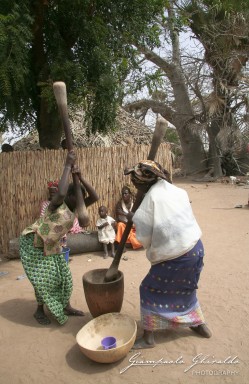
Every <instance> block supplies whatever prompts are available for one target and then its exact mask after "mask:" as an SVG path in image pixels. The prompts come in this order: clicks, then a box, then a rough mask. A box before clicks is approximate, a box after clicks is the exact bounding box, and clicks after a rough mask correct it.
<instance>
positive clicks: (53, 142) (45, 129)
mask: <svg viewBox="0 0 249 384" xmlns="http://www.w3.org/2000/svg"><path fill="white" fill-rule="evenodd" d="M38 126H39V129H38V133H39V143H40V146H41V147H42V148H48V149H58V148H60V143H61V137H62V132H63V127H62V123H61V121H60V118H59V111H58V110H52V111H49V110H48V107H47V102H46V100H45V99H41V102H40V116H39V125H38Z"/></svg>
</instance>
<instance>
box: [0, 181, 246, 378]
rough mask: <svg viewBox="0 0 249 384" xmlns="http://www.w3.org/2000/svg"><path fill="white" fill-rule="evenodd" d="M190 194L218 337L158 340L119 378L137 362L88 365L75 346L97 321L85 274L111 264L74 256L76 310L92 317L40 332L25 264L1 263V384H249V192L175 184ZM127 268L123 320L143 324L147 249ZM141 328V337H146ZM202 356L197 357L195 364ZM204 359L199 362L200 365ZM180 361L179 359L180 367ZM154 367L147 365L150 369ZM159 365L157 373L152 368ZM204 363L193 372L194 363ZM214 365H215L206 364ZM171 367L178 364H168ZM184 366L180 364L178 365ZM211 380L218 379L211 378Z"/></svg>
mask: <svg viewBox="0 0 249 384" xmlns="http://www.w3.org/2000/svg"><path fill="white" fill-rule="evenodd" d="M175 184H176V185H178V186H181V187H183V188H185V189H186V190H187V192H188V193H189V197H190V200H191V201H192V206H193V210H194V213H195V215H196V217H197V220H198V222H199V224H200V226H201V228H202V231H203V237H202V240H203V243H204V246H205V251H206V256H205V267H204V270H203V272H202V275H201V279H200V284H199V291H198V298H199V301H200V303H201V306H202V310H203V312H204V315H205V317H206V320H207V322H208V324H209V326H210V328H211V330H212V332H213V337H212V338H211V339H209V340H208V339H202V338H200V337H198V336H197V335H195V334H194V333H193V332H191V331H190V330H188V329H187V330H185V331H181V332H174V331H170V332H169V331H168V332H165V333H158V334H156V342H157V346H156V348H154V349H152V350H144V351H141V355H140V356H137V358H136V359H137V360H139V361H140V363H141V364H140V365H136V366H133V367H131V368H129V369H127V370H126V371H125V372H124V373H122V374H121V373H120V371H121V370H123V369H125V368H126V367H127V366H129V365H130V364H131V363H130V362H129V359H132V357H133V356H134V353H135V352H134V351H133V352H132V351H131V352H130V353H129V354H128V355H127V356H126V357H125V358H124V359H123V360H121V361H119V362H117V363H115V364H110V365H106V364H104V365H101V364H97V363H94V362H93V361H90V360H88V359H87V358H86V357H85V356H84V355H83V354H82V353H81V352H80V350H79V348H78V346H77V345H76V341H75V336H76V334H77V332H78V331H79V329H80V328H81V327H82V326H83V325H84V324H86V322H88V321H89V320H90V319H91V315H90V314H89V311H88V308H87V305H86V302H85V298H84V293H83V288H82V275H83V274H84V273H85V272H86V271H87V270H90V269H96V268H108V267H109V265H110V263H111V259H110V258H109V259H107V260H104V259H103V258H102V257H101V253H94V254H82V255H77V256H73V257H72V261H71V263H70V267H71V270H72V274H73V279H74V291H73V296H72V304H73V305H74V306H77V307H79V308H81V309H83V310H84V311H85V312H86V316H85V317H84V318H77V317H75V318H70V319H69V321H68V322H67V323H66V324H65V325H64V326H62V327H61V326H58V325H57V323H56V322H54V321H53V322H52V324H51V325H50V326H47V327H44V328H43V327H42V326H40V325H39V324H37V323H36V322H35V320H34V318H33V312H34V310H35V300H34V295H33V290H32V287H31V285H30V283H29V281H28V280H27V278H26V279H25V278H24V279H21V280H17V279H16V278H17V277H18V276H19V275H22V274H23V269H22V265H21V262H20V260H12V261H9V262H6V261H1V262H0V270H1V271H6V272H8V274H6V275H4V276H0V284H1V297H0V313H1V319H0V325H1V326H0V340H1V352H0V359H1V364H0V382H1V383H3V384H8V383H10V384H31V383H36V384H45V383H49V384H57V383H60V384H68V383H72V384H82V383H84V382H85V383H89V384H93V383H96V382H98V383H101V384H102V383H103V384H106V383H108V384H112V383H115V384H116V383H120V384H122V383H125V384H127V383H133V384H136V383H145V384H147V383H148V384H149V383H157V384H165V383H177V384H186V383H191V384H196V383H200V382H201V383H202V384H209V383H212V384H214V383H215V384H216V383H217V384H223V383H234V384H235V383H236V384H237V383H238V384H246V383H247V382H248V378H249V364H248V363H249V361H248V360H249V343H248V339H249V327H248V316H249V310H248V303H249V279H248V264H249V227H248V217H249V216H248V215H249V209H248V208H240V209H238V208H234V207H235V205H236V204H242V205H244V204H246V203H247V197H248V192H249V189H245V188H244V187H237V186H233V185H225V184H220V183H208V184H205V183H196V182H195V183H194V182H189V181H184V180H177V181H176V182H175ZM126 255H127V256H128V261H123V260H122V261H121V264H120V269H121V270H122V271H123V272H124V276H125V297H124V302H123V307H122V313H125V314H128V315H129V316H131V317H133V318H135V319H136V320H137V321H139V294H138V288H139V283H140V281H141V280H142V278H143V277H144V275H145V274H146V273H147V271H148V268H149V263H148V261H147V259H146V258H145V253H144V251H143V250H139V251H136V252H134V251H128V252H127V253H126ZM140 331H141V330H140V328H139V332H140ZM196 356H199V358H197V357H196ZM204 357H206V359H205V360H204V361H203V362H202V363H201V358H204ZM177 359H178V360H177ZM147 360H149V361H150V362H151V363H149V364H148V365H146V364H145V362H146V361H147ZM159 360H161V364H158V365H157V366H153V362H156V361H159ZM197 360H198V361H199V363H198V364H196V365H195V366H193V367H192V368H190V366H191V365H193V364H194V361H197ZM208 360H209V361H213V360H215V361H216V362H215V363H214V364H211V363H208ZM170 361H172V363H170ZM177 361H178V362H177ZM210 376H212V377H210Z"/></svg>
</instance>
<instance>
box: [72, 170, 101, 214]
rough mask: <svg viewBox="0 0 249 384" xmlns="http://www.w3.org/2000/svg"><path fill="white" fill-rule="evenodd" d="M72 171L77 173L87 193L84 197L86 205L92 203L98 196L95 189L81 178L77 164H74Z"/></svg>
mask: <svg viewBox="0 0 249 384" xmlns="http://www.w3.org/2000/svg"><path fill="white" fill-rule="evenodd" d="M72 172H73V173H77V174H78V176H79V180H80V182H81V184H82V185H83V186H84V188H85V190H86V191H87V193H88V196H87V197H86V198H85V199H84V200H85V205H86V207H89V205H92V204H94V203H95V202H96V201H98V200H99V196H98V194H97V192H96V191H95V189H94V188H93V186H92V185H91V184H90V183H88V181H86V180H85V179H84V178H83V176H82V175H81V171H80V169H79V168H78V167H77V166H74V167H73V170H72Z"/></svg>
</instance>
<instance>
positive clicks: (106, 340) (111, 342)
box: [101, 336, 116, 349]
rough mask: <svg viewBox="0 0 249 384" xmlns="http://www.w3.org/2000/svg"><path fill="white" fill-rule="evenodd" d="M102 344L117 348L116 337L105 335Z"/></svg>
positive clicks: (106, 347) (108, 347) (106, 346)
mask: <svg viewBox="0 0 249 384" xmlns="http://www.w3.org/2000/svg"><path fill="white" fill-rule="evenodd" d="M101 345H102V347H103V348H104V349H111V348H116V339H115V337H113V336H107V337H104V338H103V339H102V340H101Z"/></svg>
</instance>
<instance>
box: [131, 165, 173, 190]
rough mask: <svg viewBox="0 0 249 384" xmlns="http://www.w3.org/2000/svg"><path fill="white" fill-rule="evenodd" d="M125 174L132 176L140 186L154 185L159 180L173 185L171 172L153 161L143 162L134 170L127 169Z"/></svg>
mask: <svg viewBox="0 0 249 384" xmlns="http://www.w3.org/2000/svg"><path fill="white" fill-rule="evenodd" d="M124 174H125V175H129V174H131V178H132V179H133V180H134V181H135V182H136V183H138V184H152V183H154V182H156V181H157V179H158V178H161V179H164V180H166V181H168V182H170V183H171V180H170V174H169V172H168V171H166V169H164V168H163V167H162V166H161V165H160V164H159V163H156V162H155V161H152V160H142V161H140V162H139V163H138V164H136V165H135V166H134V167H133V168H129V169H126V170H125V171H124Z"/></svg>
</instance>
